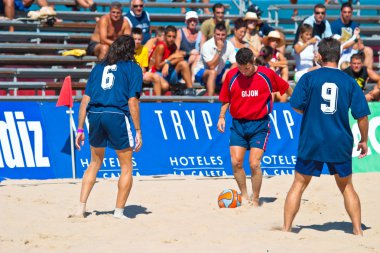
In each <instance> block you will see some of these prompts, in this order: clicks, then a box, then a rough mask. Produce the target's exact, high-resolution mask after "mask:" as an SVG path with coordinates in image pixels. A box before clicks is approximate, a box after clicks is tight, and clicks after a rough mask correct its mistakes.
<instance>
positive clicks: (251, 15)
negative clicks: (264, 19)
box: [244, 12, 262, 57]
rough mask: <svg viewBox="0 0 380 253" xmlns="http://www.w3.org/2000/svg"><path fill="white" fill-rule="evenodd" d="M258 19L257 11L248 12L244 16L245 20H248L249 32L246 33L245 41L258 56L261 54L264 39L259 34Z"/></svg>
mask: <svg viewBox="0 0 380 253" xmlns="http://www.w3.org/2000/svg"><path fill="white" fill-rule="evenodd" d="M258 20H259V19H258V17H257V14H256V13H255V12H247V13H246V14H245V16H244V21H245V22H247V32H246V33H245V36H244V41H245V42H247V43H248V44H249V47H250V48H251V49H252V52H253V54H254V55H255V56H256V57H257V56H258V55H259V52H260V49H261V40H262V38H261V37H260V35H259V29H260V28H259V26H258Z"/></svg>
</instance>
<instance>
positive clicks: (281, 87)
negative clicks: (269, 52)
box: [267, 68, 289, 95]
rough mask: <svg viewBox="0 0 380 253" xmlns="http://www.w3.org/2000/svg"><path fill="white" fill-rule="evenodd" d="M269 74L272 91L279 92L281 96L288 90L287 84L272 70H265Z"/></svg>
mask: <svg viewBox="0 0 380 253" xmlns="http://www.w3.org/2000/svg"><path fill="white" fill-rule="evenodd" d="M267 69H268V71H269V72H270V79H271V82H272V84H273V87H272V89H273V91H274V92H276V91H279V92H280V94H281V95H283V94H284V93H285V92H286V90H287V89H288V88H289V84H288V82H286V81H285V80H284V79H282V78H281V77H280V76H279V75H277V74H276V73H275V72H274V71H273V70H272V69H269V68H267Z"/></svg>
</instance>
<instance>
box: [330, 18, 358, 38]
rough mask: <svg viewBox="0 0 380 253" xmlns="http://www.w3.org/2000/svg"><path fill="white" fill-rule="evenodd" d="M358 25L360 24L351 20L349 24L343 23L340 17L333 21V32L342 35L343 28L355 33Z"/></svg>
mask: <svg viewBox="0 0 380 253" xmlns="http://www.w3.org/2000/svg"><path fill="white" fill-rule="evenodd" d="M356 27H359V24H357V23H355V22H354V21H352V20H351V21H350V22H349V23H348V24H343V22H342V20H341V19H340V18H338V19H337V20H335V21H334V22H332V23H331V31H332V33H333V34H338V35H342V33H343V31H342V30H343V29H344V30H346V31H347V32H349V33H350V34H351V35H353V34H354V30H355V28H356Z"/></svg>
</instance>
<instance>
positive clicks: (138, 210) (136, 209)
mask: <svg viewBox="0 0 380 253" xmlns="http://www.w3.org/2000/svg"><path fill="white" fill-rule="evenodd" d="M94 213H95V215H113V210H112V211H96V210H95V211H94ZM123 213H124V215H125V216H127V217H128V218H130V219H134V218H136V216H137V215H139V214H151V213H152V212H151V211H148V209H147V208H146V207H143V206H138V205H129V206H126V207H125V208H124V212H123Z"/></svg>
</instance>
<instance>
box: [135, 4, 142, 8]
mask: <svg viewBox="0 0 380 253" xmlns="http://www.w3.org/2000/svg"><path fill="white" fill-rule="evenodd" d="M138 7H140V8H142V7H144V5H143V4H136V5H133V8H138Z"/></svg>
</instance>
